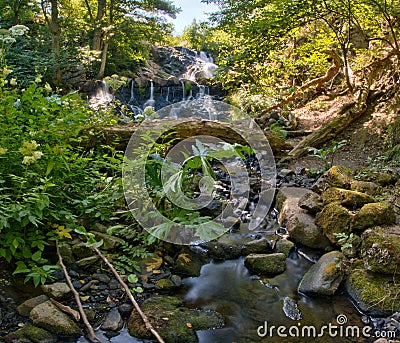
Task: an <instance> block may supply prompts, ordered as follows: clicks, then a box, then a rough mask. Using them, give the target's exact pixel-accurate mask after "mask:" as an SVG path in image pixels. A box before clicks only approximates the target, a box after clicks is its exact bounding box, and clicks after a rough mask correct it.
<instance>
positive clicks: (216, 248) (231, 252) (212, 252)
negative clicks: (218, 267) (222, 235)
mask: <svg viewBox="0 0 400 343" xmlns="http://www.w3.org/2000/svg"><path fill="white" fill-rule="evenodd" d="M201 246H202V247H203V248H204V249H207V252H208V256H209V257H211V258H214V259H216V260H231V259H236V258H238V257H240V255H241V254H242V251H241V249H240V247H238V246H236V245H233V244H225V243H221V242H207V243H205V244H202V245H201Z"/></svg>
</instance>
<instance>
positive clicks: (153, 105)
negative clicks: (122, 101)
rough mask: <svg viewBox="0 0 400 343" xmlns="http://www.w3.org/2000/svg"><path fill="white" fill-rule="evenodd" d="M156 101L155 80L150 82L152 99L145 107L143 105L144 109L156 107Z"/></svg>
mask: <svg viewBox="0 0 400 343" xmlns="http://www.w3.org/2000/svg"><path fill="white" fill-rule="evenodd" d="M155 104H156V102H155V100H154V82H153V80H150V99H149V100H147V101H146V102H145V103H144V105H143V109H145V108H146V107H149V106H150V107H155Z"/></svg>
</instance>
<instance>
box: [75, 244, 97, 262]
mask: <svg viewBox="0 0 400 343" xmlns="http://www.w3.org/2000/svg"><path fill="white" fill-rule="evenodd" d="M72 253H73V254H74V255H75V256H76V257H77V258H85V257H89V256H92V255H93V251H92V249H90V248H89V247H87V246H86V244H85V243H83V242H80V243H77V244H74V245H73V246H72Z"/></svg>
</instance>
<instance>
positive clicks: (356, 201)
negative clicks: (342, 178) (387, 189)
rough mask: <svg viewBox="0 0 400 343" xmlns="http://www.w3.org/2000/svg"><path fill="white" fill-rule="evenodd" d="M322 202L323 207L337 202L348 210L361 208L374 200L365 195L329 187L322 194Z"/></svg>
mask: <svg viewBox="0 0 400 343" xmlns="http://www.w3.org/2000/svg"><path fill="white" fill-rule="evenodd" d="M322 201H323V203H324V205H327V204H330V203H332V202H338V203H340V204H341V205H343V206H345V207H347V208H349V209H356V208H361V207H362V206H363V205H365V204H368V203H371V202H374V198H373V197H372V196H370V195H368V194H365V193H361V192H357V191H351V190H347V189H343V188H337V187H331V188H328V189H327V190H326V191H325V192H324V193H322Z"/></svg>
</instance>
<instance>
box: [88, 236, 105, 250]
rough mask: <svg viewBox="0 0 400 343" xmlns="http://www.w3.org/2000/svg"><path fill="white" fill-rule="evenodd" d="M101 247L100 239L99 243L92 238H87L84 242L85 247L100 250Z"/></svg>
mask: <svg viewBox="0 0 400 343" xmlns="http://www.w3.org/2000/svg"><path fill="white" fill-rule="evenodd" d="M102 245H103V240H102V239H101V240H100V241H96V239H95V238H94V237H89V239H88V240H87V242H86V246H87V247H89V248H90V247H95V248H100V247H101V246H102Z"/></svg>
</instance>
